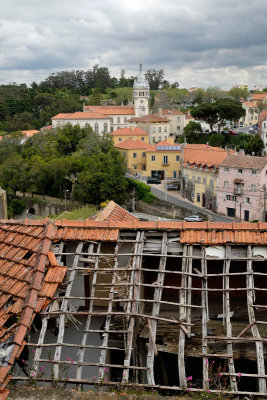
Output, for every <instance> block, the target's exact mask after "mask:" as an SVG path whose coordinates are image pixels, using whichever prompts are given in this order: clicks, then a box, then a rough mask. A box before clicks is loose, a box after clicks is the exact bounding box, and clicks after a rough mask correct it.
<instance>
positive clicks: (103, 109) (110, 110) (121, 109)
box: [83, 106, 135, 115]
mask: <svg viewBox="0 0 267 400" xmlns="http://www.w3.org/2000/svg"><path fill="white" fill-rule="evenodd" d="M83 111H91V112H92V111H93V112H98V113H100V114H106V115H135V110H134V107H132V106H83Z"/></svg>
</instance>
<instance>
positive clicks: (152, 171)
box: [115, 137, 182, 179]
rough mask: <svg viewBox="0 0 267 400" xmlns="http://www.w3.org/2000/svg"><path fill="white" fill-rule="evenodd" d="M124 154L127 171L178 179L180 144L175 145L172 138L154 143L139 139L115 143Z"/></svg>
mask: <svg viewBox="0 0 267 400" xmlns="http://www.w3.org/2000/svg"><path fill="white" fill-rule="evenodd" d="M115 147H116V148H117V149H118V150H120V152H121V153H123V154H124V156H125V161H126V167H127V171H128V172H129V173H131V174H136V173H140V175H142V176H145V177H149V176H154V177H159V178H160V179H178V178H179V176H180V162H181V150H182V145H175V144H174V139H173V138H171V137H170V138H168V141H162V142H159V143H157V144H156V145H150V144H149V143H145V142H142V141H140V140H126V141H122V142H120V143H117V144H115Z"/></svg>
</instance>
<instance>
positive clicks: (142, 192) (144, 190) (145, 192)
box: [128, 178, 156, 203]
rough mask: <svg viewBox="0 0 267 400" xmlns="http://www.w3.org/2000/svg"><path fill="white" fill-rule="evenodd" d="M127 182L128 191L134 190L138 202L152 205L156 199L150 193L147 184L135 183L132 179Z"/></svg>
mask: <svg viewBox="0 0 267 400" xmlns="http://www.w3.org/2000/svg"><path fill="white" fill-rule="evenodd" d="M128 181H129V183H130V189H133V188H135V189H136V191H137V197H138V199H139V200H143V201H145V202H146V203H152V202H153V201H154V200H155V199H156V196H154V194H153V193H151V188H150V186H148V185H147V184H145V183H143V182H139V181H135V180H134V179H130V178H129V179H128Z"/></svg>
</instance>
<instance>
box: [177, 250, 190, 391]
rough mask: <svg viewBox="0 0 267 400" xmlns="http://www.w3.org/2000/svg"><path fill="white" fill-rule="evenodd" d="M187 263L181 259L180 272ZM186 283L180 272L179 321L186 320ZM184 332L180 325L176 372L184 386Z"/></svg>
mask: <svg viewBox="0 0 267 400" xmlns="http://www.w3.org/2000/svg"><path fill="white" fill-rule="evenodd" d="M183 254H184V255H185V256H186V255H187V254H188V246H186V245H184V247H183ZM187 263H188V259H187V258H183V259H182V272H186V271H187ZM186 285H187V276H186V275H184V274H182V276H181V288H180V297H179V303H181V306H180V310H179V320H180V322H181V323H184V322H186V308H185V307H183V305H184V304H186V290H185V289H183V288H182V287H186ZM184 352H185V332H184V330H183V329H182V328H181V326H180V331H179V342H178V373H179V383H180V386H181V387H184V388H186V386H187V381H186V373H185V355H184Z"/></svg>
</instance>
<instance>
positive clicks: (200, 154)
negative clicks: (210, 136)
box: [184, 145, 228, 167]
mask: <svg viewBox="0 0 267 400" xmlns="http://www.w3.org/2000/svg"><path fill="white" fill-rule="evenodd" d="M198 146H199V147H198ZM227 156H228V151H227V150H224V149H220V148H218V147H214V148H213V147H211V146H207V145H194V146H191V145H189V146H188V145H186V147H185V149H184V163H185V164H186V163H189V164H191V165H192V166H195V165H201V166H206V165H207V166H208V167H212V166H214V167H218V166H219V165H220V164H221V162H222V161H223V160H224V159H225V158H226V157H227ZM189 166H190V165H189Z"/></svg>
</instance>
